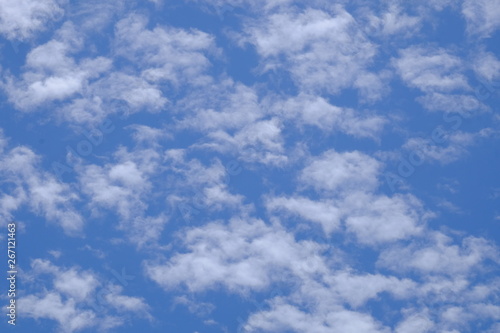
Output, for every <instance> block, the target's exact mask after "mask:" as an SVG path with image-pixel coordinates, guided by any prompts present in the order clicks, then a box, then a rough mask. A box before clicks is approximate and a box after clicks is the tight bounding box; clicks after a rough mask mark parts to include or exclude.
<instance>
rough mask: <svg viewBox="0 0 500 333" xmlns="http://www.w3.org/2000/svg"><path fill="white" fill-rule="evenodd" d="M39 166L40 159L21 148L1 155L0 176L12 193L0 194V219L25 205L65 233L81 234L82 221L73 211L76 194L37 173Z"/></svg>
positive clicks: (77, 197)
mask: <svg viewBox="0 0 500 333" xmlns="http://www.w3.org/2000/svg"><path fill="white" fill-rule="evenodd" d="M40 164H41V163H40V156H38V155H36V154H35V153H34V152H33V151H32V150H31V149H29V148H27V147H24V146H18V147H16V148H13V149H11V150H8V151H6V152H5V153H4V154H3V156H2V157H1V158H0V176H1V177H2V178H3V179H4V182H6V183H8V184H10V185H11V187H12V189H13V190H12V191H9V192H8V193H1V194H0V208H1V211H0V216H2V217H3V218H5V219H6V220H12V217H13V215H12V214H13V212H15V211H16V210H18V209H20V208H21V207H23V205H26V206H28V207H29V208H30V210H31V211H32V212H33V213H35V214H39V215H41V216H43V217H44V218H45V219H46V220H47V221H49V222H55V223H57V224H59V225H60V226H61V227H62V228H63V230H64V231H65V233H66V234H68V235H73V236H76V235H79V234H81V232H82V229H83V226H84V220H83V217H82V216H81V215H80V214H79V213H78V212H77V211H76V209H75V208H74V204H75V203H76V202H77V201H78V200H79V196H78V194H77V193H75V192H74V190H73V189H72V188H71V187H70V186H69V185H67V184H63V183H60V182H59V181H58V180H57V179H56V178H55V177H54V175H52V174H50V173H48V172H44V171H43V170H40Z"/></svg>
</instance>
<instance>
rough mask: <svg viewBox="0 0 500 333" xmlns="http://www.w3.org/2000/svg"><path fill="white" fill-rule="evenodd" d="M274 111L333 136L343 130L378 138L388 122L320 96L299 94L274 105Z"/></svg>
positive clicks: (301, 124)
mask: <svg viewBox="0 0 500 333" xmlns="http://www.w3.org/2000/svg"><path fill="white" fill-rule="evenodd" d="M273 108H274V109H275V111H274V112H276V113H277V114H279V115H280V117H283V118H285V119H293V120H294V121H295V122H296V123H297V126H298V127H302V126H304V125H311V126H316V127H318V128H320V129H321V130H323V131H325V132H327V133H331V132H332V131H341V132H343V133H346V134H349V135H353V136H355V137H368V138H377V137H378V135H379V134H380V132H381V131H382V129H383V126H384V124H385V122H386V120H385V119H384V117H382V116H379V115H376V114H373V113H371V112H362V111H356V110H354V109H350V108H345V107H338V106H335V105H332V104H330V103H329V102H328V101H327V100H326V99H324V98H322V97H320V96H314V95H306V94H299V95H298V96H297V97H291V98H288V99H286V100H284V101H282V102H277V103H276V104H275V105H273Z"/></svg>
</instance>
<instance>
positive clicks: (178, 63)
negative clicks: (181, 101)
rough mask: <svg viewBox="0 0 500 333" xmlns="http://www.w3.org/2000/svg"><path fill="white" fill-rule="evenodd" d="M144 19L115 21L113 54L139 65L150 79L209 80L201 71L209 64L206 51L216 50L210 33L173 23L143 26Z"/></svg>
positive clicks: (144, 24)
mask: <svg viewBox="0 0 500 333" xmlns="http://www.w3.org/2000/svg"><path fill="white" fill-rule="evenodd" d="M146 24H147V19H146V18H145V17H143V16H138V15H131V16H129V17H127V18H125V19H123V20H120V21H119V22H118V23H117V24H116V30H115V47H116V51H115V52H116V55H119V56H122V57H125V58H127V59H129V60H131V61H133V62H134V63H135V64H137V65H138V67H139V68H140V69H141V76H142V77H143V78H145V79H146V80H148V81H150V82H162V81H168V82H170V83H172V84H173V85H180V84H186V83H189V84H193V85H196V84H203V83H207V82H210V78H209V77H208V76H206V75H203V74H204V71H205V70H206V69H207V68H208V67H209V66H210V61H209V60H208V58H207V57H206V54H207V53H210V52H216V49H215V45H214V39H213V37H212V36H210V35H208V34H206V33H204V32H201V31H198V30H191V31H188V30H183V29H178V28H173V27H160V26H158V27H155V28H154V29H152V30H149V29H147V28H146Z"/></svg>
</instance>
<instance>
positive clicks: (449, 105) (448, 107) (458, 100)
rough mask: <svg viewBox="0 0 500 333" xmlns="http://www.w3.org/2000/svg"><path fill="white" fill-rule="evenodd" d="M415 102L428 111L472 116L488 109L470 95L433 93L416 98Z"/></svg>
mask: <svg viewBox="0 0 500 333" xmlns="http://www.w3.org/2000/svg"><path fill="white" fill-rule="evenodd" d="M417 101H418V102H420V103H421V104H422V105H423V106H424V107H425V108H426V109H427V110H430V111H443V112H446V113H453V112H458V113H460V114H466V113H470V114H472V113H476V112H482V111H483V112H484V111H486V110H488V107H486V105H484V104H483V103H481V102H480V101H479V100H478V99H477V98H476V97H475V96H472V95H462V94H441V93H437V92H434V93H430V94H427V95H424V96H421V97H418V98H417Z"/></svg>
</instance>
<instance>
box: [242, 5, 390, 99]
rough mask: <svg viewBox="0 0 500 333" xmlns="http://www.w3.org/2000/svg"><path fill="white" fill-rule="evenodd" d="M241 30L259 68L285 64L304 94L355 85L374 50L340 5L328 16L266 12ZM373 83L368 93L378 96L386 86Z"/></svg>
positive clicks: (312, 11)
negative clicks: (254, 53)
mask: <svg viewBox="0 0 500 333" xmlns="http://www.w3.org/2000/svg"><path fill="white" fill-rule="evenodd" d="M245 31H246V34H247V37H246V39H245V41H248V42H250V43H251V44H253V45H255V47H256V49H257V52H258V53H259V55H260V56H261V57H262V63H261V68H262V70H263V71H267V70H270V69H273V68H276V67H281V66H283V68H285V69H287V70H289V71H290V72H291V74H292V78H293V80H294V82H295V84H296V85H297V86H299V87H300V88H301V89H302V91H305V92H328V93H338V92H340V90H342V89H344V88H348V87H352V86H353V85H354V86H356V84H357V83H356V80H357V79H358V78H359V76H360V75H364V74H365V72H366V68H367V66H369V65H370V62H371V60H372V58H373V57H374V55H375V54H376V47H375V45H373V44H372V43H371V42H370V41H369V40H368V38H366V36H364V34H363V32H362V30H361V29H360V27H359V26H358V25H357V23H356V21H355V20H354V18H353V17H352V16H351V15H350V14H349V13H348V12H347V11H345V10H344V9H343V8H342V7H341V6H340V5H336V6H334V8H333V11H332V14H330V13H328V12H325V11H322V10H317V9H311V8H308V9H305V10H304V11H302V12H298V11H296V10H293V9H290V10H288V11H282V12H278V13H274V14H270V15H268V16H265V17H264V18H263V19H262V20H257V21H255V22H253V23H249V24H248V25H247V27H246V29H245ZM282 59H285V60H286V61H284V62H283V61H282ZM372 81H373V83H374V85H373V86H370V90H371V91H370V95H371V96H376V95H377V93H375V91H377V90H378V91H382V90H384V89H385V88H384V87H383V85H382V84H381V82H380V80H372ZM358 83H359V82H358ZM363 88H364V86H363ZM362 91H363V89H362Z"/></svg>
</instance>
